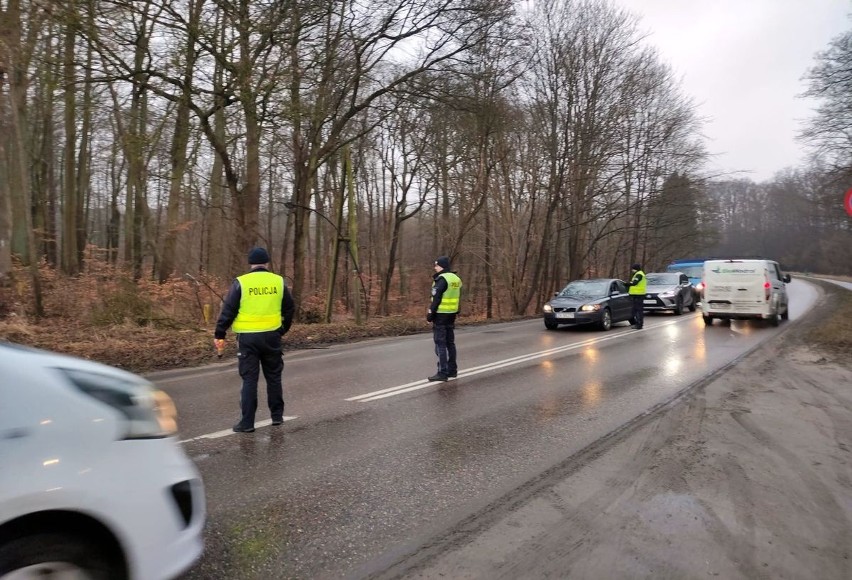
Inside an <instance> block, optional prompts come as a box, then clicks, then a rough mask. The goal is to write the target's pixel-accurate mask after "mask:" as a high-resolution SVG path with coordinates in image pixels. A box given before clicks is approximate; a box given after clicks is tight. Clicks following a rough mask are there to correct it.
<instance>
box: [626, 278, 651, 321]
mask: <svg viewBox="0 0 852 580" xmlns="http://www.w3.org/2000/svg"><path fill="white" fill-rule="evenodd" d="M630 269H631V276H630V282H628V283H627V285H628V286H629V288H628V289H627V293H628V294H630V297H631V298H632V299H633V312H632V314H633V317H632V322H633V328H635V329H637V330H639V329H641V328H642V325H643V324H644V322H645V290H646V288H647V287H648V281H647V279H646V278H645V272H643V271H642V266H641V264H633V266H631V268H630Z"/></svg>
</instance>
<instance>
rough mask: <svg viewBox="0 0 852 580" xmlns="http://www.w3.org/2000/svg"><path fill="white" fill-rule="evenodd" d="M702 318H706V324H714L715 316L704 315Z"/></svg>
mask: <svg viewBox="0 0 852 580" xmlns="http://www.w3.org/2000/svg"><path fill="white" fill-rule="evenodd" d="M701 318H703V319H704V325H705V326H710V325H712V324H713V317H712V316H702V317H701Z"/></svg>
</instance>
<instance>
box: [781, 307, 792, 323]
mask: <svg viewBox="0 0 852 580" xmlns="http://www.w3.org/2000/svg"><path fill="white" fill-rule="evenodd" d="M781 320H790V307H789V306H787V308H785V309H784V312H782V313H781Z"/></svg>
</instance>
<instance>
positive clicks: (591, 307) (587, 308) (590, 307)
mask: <svg viewBox="0 0 852 580" xmlns="http://www.w3.org/2000/svg"><path fill="white" fill-rule="evenodd" d="M600 309H601V305H600V304H583V305H582V306H580V311H581V312H597V311H598V310H600Z"/></svg>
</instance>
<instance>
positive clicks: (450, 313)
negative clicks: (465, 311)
mask: <svg viewBox="0 0 852 580" xmlns="http://www.w3.org/2000/svg"><path fill="white" fill-rule="evenodd" d="M434 267H435V273H434V274H433V275H432V303H431V304H430V305H429V308H428V309H427V310H426V321H427V322H431V323H432V339H433V340H434V341H435V354H436V355H438V372H437V373H435V374H434V375H432V376H431V377H429V380H430V381H446V380H447V379H449V378H451V377H456V376H458V364H457V363H456V336H455V323H456V314H457V313H458V311H459V298H460V296H461V287H462V281H461V278H459V277H458V275H457V274H456V273H455V272H451V271H450V259H449V258H448V257H447V256H441V257H440V258H438V259H437V260H435V266H434Z"/></svg>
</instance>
